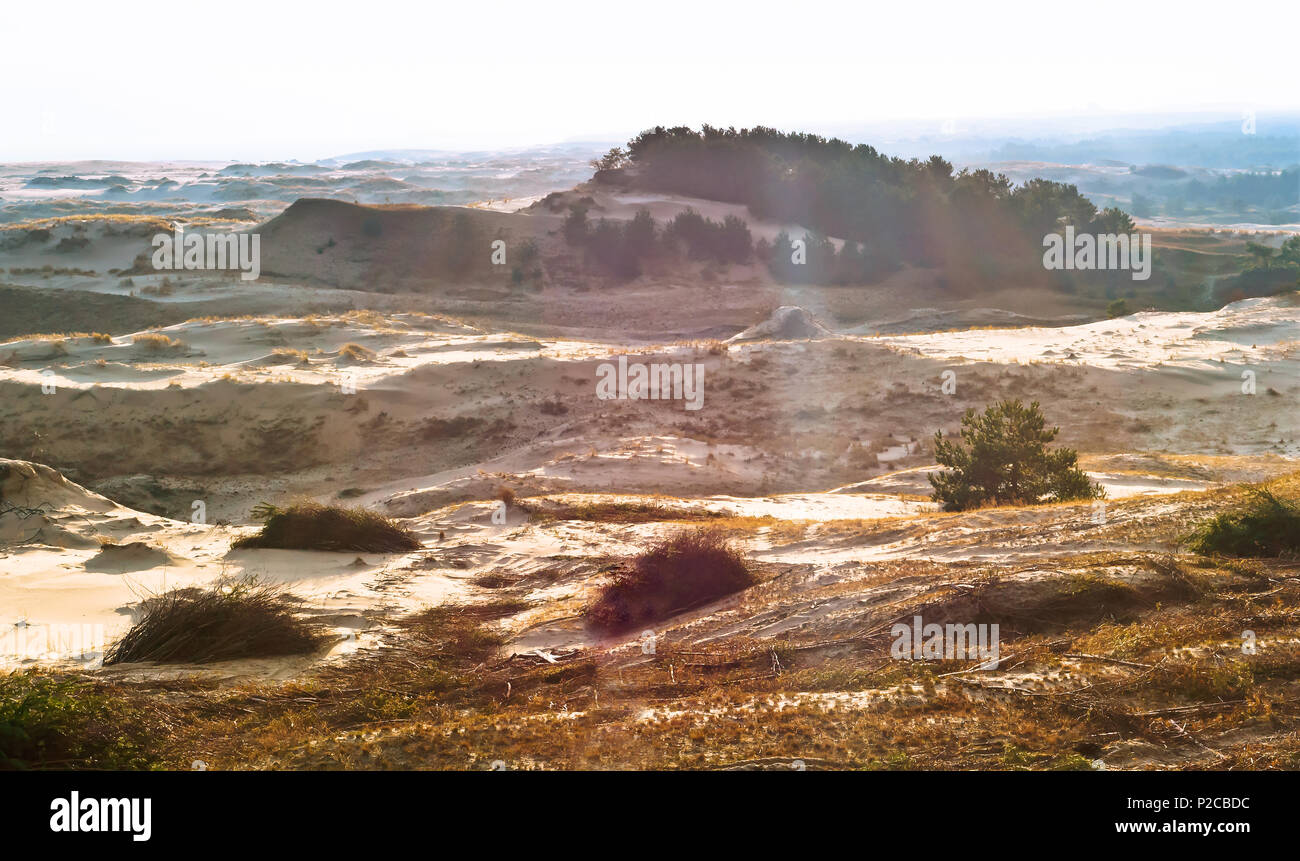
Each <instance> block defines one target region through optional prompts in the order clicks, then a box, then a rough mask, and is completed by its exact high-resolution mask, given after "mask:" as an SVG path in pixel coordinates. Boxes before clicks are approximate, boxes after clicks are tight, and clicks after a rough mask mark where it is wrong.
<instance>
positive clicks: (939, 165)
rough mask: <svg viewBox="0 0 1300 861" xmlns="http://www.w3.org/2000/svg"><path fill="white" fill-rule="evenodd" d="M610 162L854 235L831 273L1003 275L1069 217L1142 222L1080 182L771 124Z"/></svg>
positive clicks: (1038, 249)
mask: <svg viewBox="0 0 1300 861" xmlns="http://www.w3.org/2000/svg"><path fill="white" fill-rule="evenodd" d="M599 167H600V169H602V170H607V171H613V172H618V173H620V174H622V175H624V176H625V177H626V178H627V181H628V182H630V183H631V184H633V185H635V186H636V187H640V188H644V189H647V190H653V191H660V192H669V193H678V194H685V195H690V196H694V197H703V198H708V199H711V200H719V201H726V202H730V203H739V204H744V205H745V206H746V207H748V208H749V210H750V212H752V213H753V214H754V215H756V216H757V217H760V218H763V219H766V220H772V221H779V222H787V223H788V222H794V223H797V224H801V225H805V226H807V227H809V228H811V229H812V230H813V231H815V232H816V234H817V235H820V236H834V237H838V238H842V239H845V240H847V241H848V242H850V243H853V248H852V249H851V250H850V253H849V255H848V257H847V258H846V261H845V262H844V263H843V264H839V263H834V264H831V263H827V262H826V260H825V254H824V253H823V255H822V263H823V264H824V265H822V270H823V272H827V271H831V270H836V271H842V270H845V269H852V268H853V267H854V266H859V265H860V266H861V267H862V269H863V271H864V272H868V273H871V272H879V271H888V270H889V269H891V268H896V267H897V266H899V265H901V264H904V263H907V264H912V265H917V266H944V265H959V266H962V267H964V268H971V267H973V268H974V269H975V270H977V271H986V270H987V271H988V272H989V274H994V273H996V272H998V271H1000V270H1005V269H1006V268H1008V267H1012V268H1014V267H1023V266H1026V265H1029V264H1031V263H1038V262H1040V261H1041V255H1042V244H1041V243H1042V238H1043V236H1044V235H1045V234H1047V233H1050V232H1055V231H1058V230H1060V229H1062V228H1063V227H1064V226H1065V225H1067V224H1069V225H1073V226H1074V227H1075V228H1076V229H1077V230H1087V231H1089V232H1111V231H1110V228H1111V227H1114V226H1119V227H1123V226H1125V225H1130V224H1131V222H1130V221H1129V219H1128V217H1127V215H1125V214H1124V213H1122V212H1120V211H1119V210H1106V211H1105V212H1098V210H1097V208H1096V206H1094V205H1093V204H1092V202H1091V201H1089V200H1088V199H1087V198H1086V197H1084V196H1083V195H1081V194H1080V193H1079V191H1078V189H1077V188H1076V187H1075V186H1073V185H1065V184H1062V183H1057V182H1051V181H1048V180H1041V179H1037V180H1032V181H1030V182H1028V183H1025V184H1024V185H1023V186H1019V187H1013V186H1012V184H1011V181H1010V180H1009V179H1007V177H1006V176H1004V175H1002V174H993V173H992V172H990V171H987V170H976V171H969V170H963V171H961V172H959V173H957V174H954V173H953V170H952V165H951V164H950V163H949V162H947V161H945V160H944V159H942V158H940V157H939V156H933V157H931V158H930V159H929V160H927V161H920V160H917V159H911V160H904V159H900V158H891V157H888V156H885V155H882V154H881V153H879V152H877V151H876V150H875V148H873V147H871V146H867V145H866V144H858V145H856V146H855V145H852V144H849V143H847V142H845V141H842V140H838V139H833V138H832V139H827V138H823V137H820V136H818V135H812V134H801V133H785V132H779V131H777V130H775V129H771V128H766V127H758V128H753V129H741V130H739V131H737V130H736V129H719V128H714V127H711V126H704V127H703V128H702V129H701V130H699V131H695V130H693V129H690V128H687V127H676V128H671V129H669V128H664V127H662V126H660V127H656V128H654V129H651V130H649V131H645V132H642V133H641V134H640V135H638V136H637V137H636V138H634V139H633V140H632V141H630V142H629V143H628V146H627V149H626V151H620V150H615V151H612V152H611V153H610V154H609V155H607V156H606V157H605V158H603V159H601V160H600V164H599ZM823 252H824V249H823ZM772 253H773V254H776V252H775V251H773V252H772ZM777 256H778V257H779V255H777ZM836 256H838V255H836ZM855 257H860V258H862V260H864V261H866V262H864V263H861V264H858V263H856V262H855V261H854V258H855ZM785 265H787V264H784V263H780V262H779V260H778V261H777V266H778V267H783V266H785ZM810 265H811V255H810ZM796 271H798V272H800V273H802V274H801V276H800V277H801V279H802V280H808V279H811V278H813V277H814V276H813V274H812V273H811V272H809V271H808V270H796Z"/></svg>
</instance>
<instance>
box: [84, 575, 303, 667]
mask: <svg viewBox="0 0 1300 861" xmlns="http://www.w3.org/2000/svg"><path fill="white" fill-rule="evenodd" d="M297 606H298V601H297V600H296V599H295V598H293V597H292V596H289V595H287V594H285V593H284V592H282V591H280V590H279V589H276V588H274V587H272V586H269V585H267V584H264V583H259V582H257V581H255V580H243V581H236V582H233V583H221V584H218V585H217V586H214V587H212V588H210V589H192V588H191V589H173V590H172V591H170V592H165V593H163V594H162V595H159V596H158V597H156V598H150V599H148V600H147V601H145V603H144V615H143V617H142V618H141V619H140V621H139V622H137V623H136V624H135V625H133V626H131V630H129V631H127V632H126V635H125V636H123V637H122V639H121V640H118V641H117V642H116V643H114V644H113V645H112V646H111V647H109V649H108V651H107V652H105V654H104V664H105V665H108V664H121V663H130V662H134V661H158V662H161V663H187V664H204V663H209V662H211V661H228V660H232V659H235V658H261V657H271V656H274V655H297V654H304V653H307V652H312V651H315V650H316V649H317V648H318V647H319V646H320V645H321V643H322V642H323V639H324V638H323V636H322V635H321V633H320V631H319V629H318V628H317V627H316V626H315V625H313V624H311V623H310V622H307V621H305V620H303V619H300V618H299V617H298V616H297V615H296V614H295V610H296V609H297Z"/></svg>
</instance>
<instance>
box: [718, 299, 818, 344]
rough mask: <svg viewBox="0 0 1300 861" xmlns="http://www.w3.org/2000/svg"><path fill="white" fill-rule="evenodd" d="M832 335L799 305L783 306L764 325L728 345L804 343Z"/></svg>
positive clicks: (748, 331) (732, 339)
mask: <svg viewBox="0 0 1300 861" xmlns="http://www.w3.org/2000/svg"><path fill="white" fill-rule="evenodd" d="M830 334H831V332H830V330H829V329H827V328H826V327H825V326H823V325H822V324H821V323H820V322H818V321H817V318H816V317H814V316H813V315H812V314H809V313H808V312H807V311H805V310H804V309H802V308H800V307H798V306H797V305H782V306H781V307H780V308H777V309H776V310H775V311H773V312H772V315H771V316H770V317H768V318H767V319H766V320H764V321H763V322H762V323H759V324H758V325H756V326H750V327H749V328H748V329H746V330H745V331H743V332H741V333H740V334H738V335H733V336H731V337H730V338H728V339H727V341H726V343H728V344H734V343H736V342H738V341H762V340H772V341H803V340H807V339H810V338H825V337H826V336H828V335H830Z"/></svg>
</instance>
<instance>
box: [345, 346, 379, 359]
mask: <svg viewBox="0 0 1300 861" xmlns="http://www.w3.org/2000/svg"><path fill="white" fill-rule="evenodd" d="M339 358H340V359H348V360H349V361H353V362H373V361H374V360H375V359H376V358H378V355H377V354H376V353H375V351H374V350H371V349H370V348H368V347H363V346H361V345H360V344H355V343H352V342H349V343H347V344H344V345H343V346H342V347H339Z"/></svg>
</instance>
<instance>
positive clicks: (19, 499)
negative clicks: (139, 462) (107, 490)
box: [0, 458, 117, 512]
mask: <svg viewBox="0 0 1300 861" xmlns="http://www.w3.org/2000/svg"><path fill="white" fill-rule="evenodd" d="M0 502H3V503H8V504H9V505H12V506H19V507H22V508H40V509H42V510H45V511H56V510H59V511H61V510H66V509H69V508H79V509H83V510H85V511H97V512H104V511H112V510H113V509H115V508H117V505H116V503H114V502H113V501H112V500H110V499H106V498H104V497H102V496H100V495H99V494H98V493H93V492H92V491H89V490H86V488H84V487H82V486H81V485H79V484H75V483H74V482H71V481H68V480H67V479H66V478H64V477H63V474H62V473H61V472H59V471H58V470H57V469H53V468H52V467H48V466H45V465H43V464H39V463H31V462H29V461H25V460H10V459H8V458H0Z"/></svg>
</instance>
